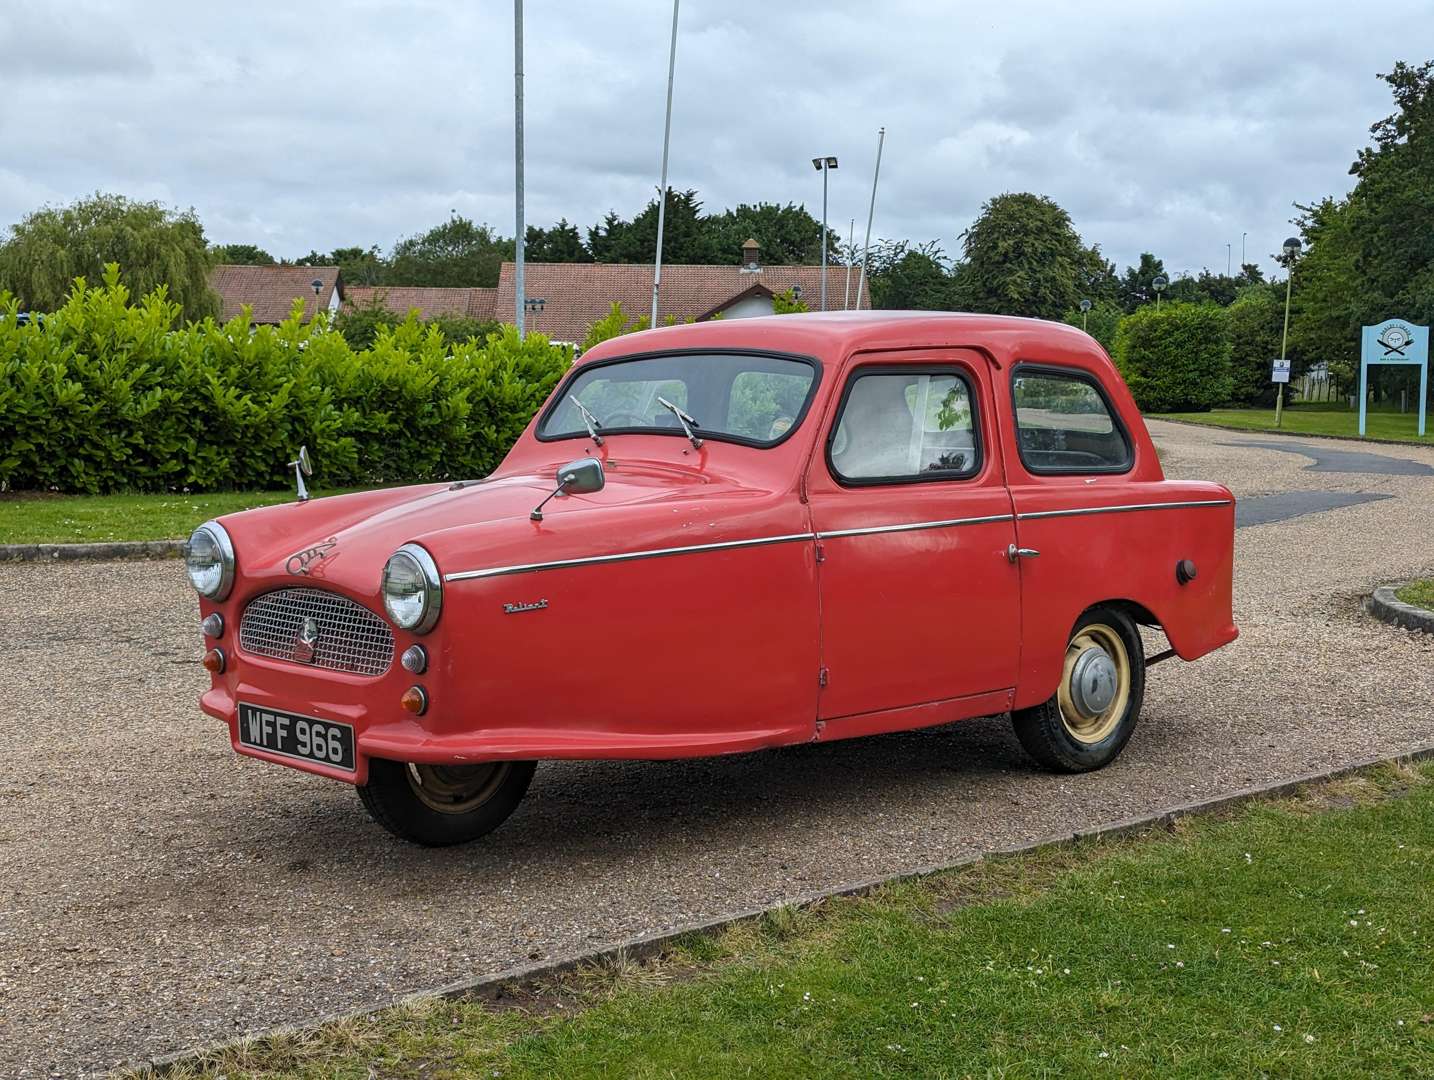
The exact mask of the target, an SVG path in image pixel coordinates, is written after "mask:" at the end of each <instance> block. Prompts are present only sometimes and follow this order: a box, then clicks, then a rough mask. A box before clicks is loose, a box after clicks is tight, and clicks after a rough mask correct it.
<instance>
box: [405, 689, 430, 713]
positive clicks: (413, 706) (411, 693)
mask: <svg viewBox="0 0 1434 1080" xmlns="http://www.w3.org/2000/svg"><path fill="white" fill-rule="evenodd" d="M398 703H399V704H400V705H401V706H403V708H404V709H405V710H407V711H408V712H411V713H413V715H414V716H422V715H423V714H424V713H426V712H427V711H428V694H427V692H426V691H425V690H424V689H423V687H421V686H410V687H409V688H408V689H407V690H405V691H404V692H403V697H401V698H399V699H398Z"/></svg>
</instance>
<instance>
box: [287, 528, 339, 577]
mask: <svg viewBox="0 0 1434 1080" xmlns="http://www.w3.org/2000/svg"><path fill="white" fill-rule="evenodd" d="M338 546H339V541H338V538H337V537H335V536H331V537H329V538H328V539H327V540H325V541H324V542H323V543H321V544H315V545H314V546H313V547H311V548H305V549H304V550H303V551H296V552H294V554H292V555H290V556H289V557H288V559H286V560H285V561H284V569H285V570H287V571H289V573H291V574H293V575H294V576H295V577H307V576H308V575H309V574H312V573H314V572H315V571H316V570H318V569H319V567H318V566H317V565H315V564H317V563H322V562H323V561H324V560H325V559H327V558H329V557H330V552H332V551H333V550H334V548H336V547H338ZM334 557H335V558H336V557H337V556H334Z"/></svg>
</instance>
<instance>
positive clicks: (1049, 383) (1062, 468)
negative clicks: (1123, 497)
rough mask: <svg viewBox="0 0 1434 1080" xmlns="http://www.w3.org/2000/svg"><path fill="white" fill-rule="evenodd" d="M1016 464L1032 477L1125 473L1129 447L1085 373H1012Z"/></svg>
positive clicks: (1127, 464)
mask: <svg viewBox="0 0 1434 1080" xmlns="http://www.w3.org/2000/svg"><path fill="white" fill-rule="evenodd" d="M1011 402H1012V404H1013V405H1014V407H1015V410H1016V436H1017V440H1018V442H1019V445H1020V449H1021V461H1022V463H1024V464H1025V466H1026V468H1027V469H1028V470H1029V471H1031V472H1033V473H1084V472H1124V471H1125V470H1126V469H1128V468H1129V467H1130V464H1131V457H1130V443H1129V441H1128V440H1127V439H1126V437H1125V432H1124V431H1123V430H1121V427H1120V425H1119V424H1117V423H1116V422H1115V418H1114V417H1113V416H1112V415H1111V411H1110V407H1109V406H1108V405H1107V404H1106V401H1105V397H1104V395H1102V394H1101V392H1100V390H1099V389H1098V388H1097V387H1096V385H1095V383H1094V382H1093V381H1092V380H1091V379H1090V377H1089V376H1086V375H1078V374H1075V373H1071V374H1063V373H1061V372H1055V371H1048V370H1045V369H1041V368H1038V369H1026V370H1023V369H1021V368H1019V367H1018V368H1017V369H1016V374H1015V378H1013V379H1012V380H1011Z"/></svg>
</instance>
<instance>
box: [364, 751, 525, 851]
mask: <svg viewBox="0 0 1434 1080" xmlns="http://www.w3.org/2000/svg"><path fill="white" fill-rule="evenodd" d="M535 767H536V763H535V762H532V761H499V762H490V763H488V764H486V765H457V766H441V765H440V766H429V765H407V764H405V763H403V762H401V761H386V760H384V759H382V758H372V759H370V761H369V763H368V783H367V784H365V785H364V786H363V787H361V788H359V789H358V795H359V799H360V800H361V801H362V802H363V804H364V808H365V809H366V810H368V812H369V814H370V816H372V817H373V819H374V821H376V822H378V823H379V824H380V825H382V826H383V827H384V828H385V829H387V830H388V831H389V832H391V833H393V835H394V836H397V837H399V838H400V839H403V840H409V841H412V842H413V843H415V844H422V845H423V846H425V847H448V846H450V845H452V844H466V843H467V842H468V841H470V840H476V839H478V837H480V836H483V835H484V834H485V833H490V832H492V831H493V830H494V829H496V828H497V827H498V826H499V825H501V824H503V822H504V821H506V820H508V816H509V815H510V814H512V812H513V811H514V810H516V809H517V808H518V803H519V802H521V801H522V799H523V795H524V793H526V792H527V790H528V785H529V784H530V783H532V780H533V770H534V768H535ZM425 778H427V781H428V789H427V790H425V788H424V781H425ZM465 793H466V796H467V797H464V795H465Z"/></svg>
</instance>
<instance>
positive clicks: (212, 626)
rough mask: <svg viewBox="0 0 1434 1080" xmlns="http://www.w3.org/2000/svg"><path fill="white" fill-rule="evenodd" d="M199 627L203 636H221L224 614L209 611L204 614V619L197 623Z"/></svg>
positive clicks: (222, 633)
mask: <svg viewBox="0 0 1434 1080" xmlns="http://www.w3.org/2000/svg"><path fill="white" fill-rule="evenodd" d="M199 629H200V630H202V631H204V636H205V637H212V638H217V637H223V636H224V616H223V615H221V614H219V612H217V611H211V612H210V613H209V614H208V615H206V616H204V621H203V622H201V623H200V624H199Z"/></svg>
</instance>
